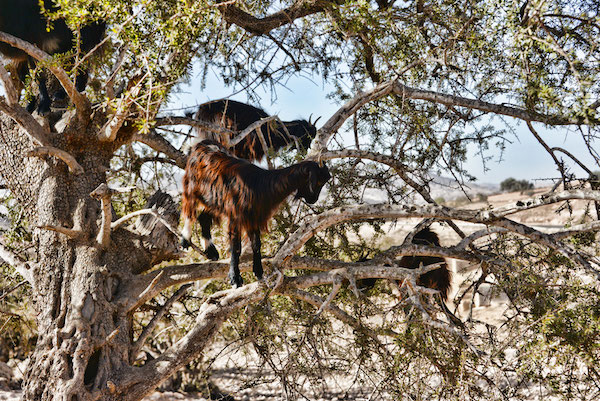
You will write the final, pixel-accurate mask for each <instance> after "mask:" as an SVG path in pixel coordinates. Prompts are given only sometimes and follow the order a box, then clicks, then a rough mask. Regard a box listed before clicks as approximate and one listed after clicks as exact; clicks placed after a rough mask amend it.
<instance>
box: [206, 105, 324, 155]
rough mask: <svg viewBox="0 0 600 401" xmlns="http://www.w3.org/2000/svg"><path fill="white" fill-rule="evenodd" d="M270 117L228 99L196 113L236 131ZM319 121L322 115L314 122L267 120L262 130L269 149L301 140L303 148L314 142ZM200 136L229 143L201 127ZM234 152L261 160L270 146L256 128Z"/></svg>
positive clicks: (236, 145)
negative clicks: (261, 137)
mask: <svg viewBox="0 0 600 401" xmlns="http://www.w3.org/2000/svg"><path fill="white" fill-rule="evenodd" d="M267 117H269V115H268V114H267V113H266V112H265V111H264V110H262V109H259V108H258V107H254V106H250V105H249V104H245V103H240V102H237V101H235V100H228V99H224V100H216V101H213V102H208V103H205V104H202V105H200V106H199V107H198V110H197V111H196V113H195V114H194V118H195V119H197V120H203V121H206V122H211V123H215V124H218V125H221V126H224V127H226V128H228V129H231V130H233V131H243V130H244V129H246V128H248V127H249V126H250V125H251V124H253V123H255V122H257V121H259V120H261V119H263V118H267ZM317 121H318V118H317V120H315V121H314V122H310V121H306V120H293V121H273V122H269V123H266V124H265V128H266V129H263V130H262V132H263V134H264V138H265V142H266V146H267V148H268V149H273V150H278V149H281V148H283V147H284V146H287V145H289V144H292V146H295V144H296V141H298V143H299V145H300V146H301V147H302V148H303V149H308V147H309V146H310V142H311V141H312V139H313V138H314V137H315V135H316V134H317V128H316V127H315V124H316V123H317ZM197 137H198V140H200V141H201V140H204V139H210V140H213V141H216V142H219V143H222V144H225V141H223V138H221V137H220V136H219V135H217V134H215V133H213V132H210V131H207V130H205V129H198V130H197ZM229 139H231V138H229ZM232 151H233V154H234V155H235V156H237V157H240V158H242V159H246V160H250V161H255V160H257V161H260V160H262V158H263V157H264V155H265V151H266V149H263V146H262V144H261V142H260V138H259V136H258V133H257V131H256V130H254V131H252V132H251V133H250V134H248V135H247V136H246V137H245V138H244V139H242V140H241V141H240V142H239V143H238V144H235V145H234V146H233V149H232Z"/></svg>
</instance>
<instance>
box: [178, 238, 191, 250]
mask: <svg viewBox="0 0 600 401" xmlns="http://www.w3.org/2000/svg"><path fill="white" fill-rule="evenodd" d="M179 244H180V245H181V247H182V248H183V249H188V248H189V247H190V246H191V245H192V243H191V242H190V241H188V240H187V239H185V238H182V239H181V241H180V242H179Z"/></svg>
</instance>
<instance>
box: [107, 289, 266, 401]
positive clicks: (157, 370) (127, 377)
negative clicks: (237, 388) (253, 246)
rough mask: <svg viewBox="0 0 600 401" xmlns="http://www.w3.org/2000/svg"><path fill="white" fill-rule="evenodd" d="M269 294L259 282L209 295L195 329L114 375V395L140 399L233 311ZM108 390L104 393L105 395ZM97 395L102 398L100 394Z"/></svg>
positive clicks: (202, 345) (187, 359)
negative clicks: (156, 354) (154, 355)
mask: <svg viewBox="0 0 600 401" xmlns="http://www.w3.org/2000/svg"><path fill="white" fill-rule="evenodd" d="M269 291H270V290H269V288H268V287H267V286H265V285H264V284H263V283H262V282H254V283H251V284H248V285H245V286H243V287H240V288H237V289H231V290H227V291H221V292H218V293H216V294H214V295H212V296H211V297H209V298H208V300H207V301H206V302H204V303H203V304H202V306H201V307H200V310H199V313H198V317H197V318H196V324H195V326H194V327H193V328H192V329H191V330H190V331H189V332H188V333H187V334H186V335H185V336H184V337H182V338H181V339H180V340H179V341H177V343H175V344H174V345H173V346H171V347H170V348H169V349H168V350H167V351H165V352H164V353H163V354H162V355H161V356H160V357H158V358H156V359H154V360H152V361H150V362H148V363H146V364H145V365H144V366H142V367H128V368H125V369H122V370H121V371H119V372H116V373H115V374H114V376H113V380H111V381H112V382H113V383H114V387H113V390H112V392H113V394H115V393H116V394H119V396H120V397H121V398H120V399H121V400H123V401H129V400H131V401H133V400H139V399H142V398H143V396H145V395H147V394H149V393H151V392H152V391H154V389H155V388H156V386H157V385H158V384H160V383H161V382H162V381H164V380H166V379H167V378H168V377H170V376H171V374H173V373H174V372H175V371H176V370H178V369H179V368H181V367H182V366H184V365H185V364H187V363H188V362H190V361H191V360H192V359H194V358H195V357H197V356H198V355H199V354H200V353H201V352H202V350H204V349H205V348H206V346H207V345H208V344H209V343H210V342H211V341H212V339H213V337H214V335H215V334H216V332H217V331H218V330H219V329H220V328H221V325H222V324H223V322H224V321H225V320H227V318H229V316H230V315H231V314H232V313H233V312H235V311H236V310H238V309H240V308H242V307H244V306H246V305H248V304H250V303H253V302H258V301H260V300H261V299H262V298H264V297H265V296H266V295H268V293H269ZM109 391H110V390H109V389H106V390H104V392H106V393H108V392H109ZM106 395H108V394H106ZM97 396H98V397H99V398H101V395H100V394H97ZM99 398H98V399H99Z"/></svg>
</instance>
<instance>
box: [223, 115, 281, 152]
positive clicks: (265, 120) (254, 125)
mask: <svg viewBox="0 0 600 401" xmlns="http://www.w3.org/2000/svg"><path fill="white" fill-rule="evenodd" d="M271 121H279V117H277V116H269V117H265V118H261V119H260V120H258V121H255V122H253V123H252V124H250V125H249V126H248V127H246V129H244V130H243V131H242V132H240V133H239V134H238V135H237V136H236V137H235V138H231V139H230V140H229V143H227V144H225V146H227V147H233V146H235V145H237V144H238V143H240V142H241V141H242V140H243V139H244V138H245V137H247V136H248V135H249V134H250V133H251V132H252V131H254V130H258V129H259V128H260V127H262V126H263V125H265V124H267V123H269V122H271ZM265 146H266V143H265Z"/></svg>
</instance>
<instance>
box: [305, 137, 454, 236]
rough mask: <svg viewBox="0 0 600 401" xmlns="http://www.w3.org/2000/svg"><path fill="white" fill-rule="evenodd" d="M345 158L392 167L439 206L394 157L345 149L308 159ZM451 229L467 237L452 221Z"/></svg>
mask: <svg viewBox="0 0 600 401" xmlns="http://www.w3.org/2000/svg"><path fill="white" fill-rule="evenodd" d="M345 157H356V158H359V159H368V160H372V161H375V162H378V163H383V164H385V165H387V166H390V167H391V168H393V169H394V171H395V172H396V174H398V175H399V176H400V178H402V180H403V181H404V182H405V183H406V184H407V185H408V186H410V187H411V188H413V189H414V190H415V191H417V193H418V194H419V195H421V197H422V198H423V199H424V200H425V202H427V203H429V204H432V205H437V202H436V201H435V200H434V199H433V198H432V197H431V194H430V193H429V191H428V189H427V187H426V186H425V185H421V184H419V183H418V182H416V181H415V180H413V179H412V178H411V177H410V176H409V175H408V174H407V171H410V168H409V167H408V166H406V165H405V164H403V163H402V162H400V161H399V160H397V159H395V158H394V157H392V156H387V155H382V154H380V153H375V152H369V151H365V150H359V149H344V150H337V151H329V152H324V153H321V154H320V155H313V156H310V157H308V158H307V159H312V158H318V159H319V160H330V159H339V158H345ZM448 223H449V224H450V227H451V228H452V229H453V230H454V231H455V232H456V233H457V234H458V235H459V236H460V237H461V238H464V237H465V233H463V231H462V230H461V229H460V228H459V227H458V226H457V225H456V224H455V223H454V222H452V221H449V222H448Z"/></svg>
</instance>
